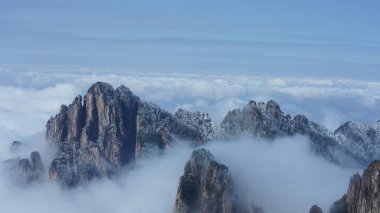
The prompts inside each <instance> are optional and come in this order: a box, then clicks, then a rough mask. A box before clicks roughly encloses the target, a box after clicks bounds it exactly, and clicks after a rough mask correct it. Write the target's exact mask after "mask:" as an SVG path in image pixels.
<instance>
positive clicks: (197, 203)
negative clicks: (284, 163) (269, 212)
mask: <svg viewBox="0 0 380 213" xmlns="http://www.w3.org/2000/svg"><path fill="white" fill-rule="evenodd" d="M173 212H175V213H195V212H199V213H233V212H247V213H258V212H262V211H261V209H259V208H256V207H255V206H253V205H247V204H246V203H245V202H243V201H241V200H239V198H238V196H237V194H236V192H235V191H234V187H233V183H232V179H231V175H230V173H229V170H228V168H227V167H226V166H225V165H223V164H219V163H217V162H216V161H215V159H214V157H213V156H212V154H211V153H210V152H209V151H208V150H205V149H198V150H195V151H193V153H192V155H191V158H190V160H189V161H188V162H187V163H186V166H185V172H184V175H183V176H182V177H181V178H180V182H179V186H178V190H177V197H176V201H175V206H174V210H173Z"/></svg>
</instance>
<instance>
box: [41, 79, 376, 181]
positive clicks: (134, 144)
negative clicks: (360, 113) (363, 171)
mask: <svg viewBox="0 0 380 213" xmlns="http://www.w3.org/2000/svg"><path fill="white" fill-rule="evenodd" d="M217 126H218V128H215V125H213V123H212V122H211V119H210V117H209V116H208V115H207V114H205V113H200V112H189V111H186V110H183V109H179V110H178V111H177V112H176V113H175V114H171V113H169V112H167V111H165V110H163V109H161V108H160V107H159V106H157V105H155V104H152V103H148V102H145V101H142V100H140V98H139V97H137V96H136V95H134V94H133V93H132V92H131V91H130V90H129V89H128V88H127V87H125V86H120V87H118V88H116V89H114V88H112V86H111V85H109V84H107V83H102V82H97V83H95V84H93V85H92V86H91V87H90V88H89V89H88V91H87V93H86V95H85V96H84V97H83V98H82V96H77V97H76V98H75V99H74V101H73V102H72V103H71V104H70V105H68V106H65V105H62V106H61V108H60V110H59V112H58V114H57V115H55V116H54V117H52V118H51V119H50V120H49V121H48V122H47V124H46V139H47V141H48V143H49V144H51V145H53V146H55V147H57V149H58V151H57V153H56V155H55V158H54V160H53V161H52V163H51V165H50V167H49V179H50V180H52V181H54V182H59V183H62V184H63V185H65V186H75V185H77V184H80V183H85V182H87V181H89V180H91V179H94V178H99V177H104V176H112V175H114V174H117V173H119V172H120V170H121V169H122V168H124V166H126V165H133V162H135V161H136V160H138V159H140V158H141V157H144V156H148V155H151V154H152V153H154V154H155V153H160V152H161V151H162V150H164V149H165V148H167V147H170V146H171V145H172V144H173V143H176V142H179V141H181V142H185V143H188V144H190V145H191V146H194V147H196V146H198V145H201V144H203V143H205V142H207V141H210V140H228V139H232V140H233V139H236V138H237V137H239V136H242V135H251V136H252V135H253V136H257V137H262V138H267V139H273V138H276V137H282V136H291V135H295V134H301V135H305V136H307V137H309V138H310V139H311V142H312V143H311V149H312V150H313V151H314V152H315V153H316V154H318V155H320V156H323V157H325V158H326V159H328V160H330V161H332V162H335V163H337V164H339V165H345V166H355V165H364V164H366V163H367V162H370V161H371V160H373V158H376V157H380V154H378V153H380V148H379V146H378V144H379V142H380V139H379V138H380V136H379V135H380V133H379V132H380V130H379V129H380V128H378V127H377V126H374V125H373V126H363V125H356V124H354V123H347V124H345V125H342V127H340V128H338V129H337V130H336V131H335V132H330V131H329V130H327V129H326V128H324V127H322V126H321V125H319V124H317V123H315V122H313V121H310V120H309V119H308V118H306V117H305V116H303V115H296V116H295V117H294V118H292V117H291V116H290V115H287V114H285V113H284V112H282V110H281V108H280V106H279V105H278V104H277V103H276V102H275V101H273V100H271V101H269V102H267V103H264V102H259V103H256V102H254V101H250V102H249V103H248V104H247V105H246V106H245V107H244V108H243V109H236V110H233V111H230V112H228V114H227V115H226V117H225V118H224V120H223V122H222V123H221V124H220V125H217ZM216 129H217V130H216Z"/></svg>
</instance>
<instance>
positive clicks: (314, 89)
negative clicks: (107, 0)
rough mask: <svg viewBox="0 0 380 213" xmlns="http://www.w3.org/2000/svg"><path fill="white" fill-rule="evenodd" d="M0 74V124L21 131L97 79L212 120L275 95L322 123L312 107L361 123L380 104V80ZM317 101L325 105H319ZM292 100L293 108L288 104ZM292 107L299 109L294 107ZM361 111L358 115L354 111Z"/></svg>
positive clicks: (103, 72) (75, 72) (39, 124)
mask: <svg viewBox="0 0 380 213" xmlns="http://www.w3.org/2000/svg"><path fill="white" fill-rule="evenodd" d="M0 72H1V73H2V74H4V75H2V76H5V77H4V78H3V79H1V78H0V118H3V119H2V121H1V122H0V125H1V127H2V128H4V129H17V130H19V132H23V133H25V132H28V133H35V132H36V131H37V129H36V128H34V127H42V126H43V125H44V124H45V123H44V122H46V120H47V118H48V117H50V116H51V115H54V114H55V113H56V112H57V111H58V109H59V106H60V105H61V104H68V103H70V102H71V101H72V100H73V98H74V97H75V96H76V95H77V94H84V93H85V91H86V90H87V88H88V87H89V86H90V85H91V84H92V83H94V82H96V81H106V82H110V83H111V84H112V85H113V86H118V85H120V84H124V85H126V86H127V87H129V88H130V89H131V90H132V91H133V92H134V93H135V94H136V95H138V96H140V97H141V98H142V99H144V100H148V101H152V102H154V103H157V104H159V105H161V106H163V107H164V108H166V109H167V110H169V111H174V110H175V109H177V108H178V107H184V108H187V109H189V110H201V111H204V112H207V113H209V114H210V115H211V116H212V118H213V119H214V120H215V121H221V120H222V119H223V117H224V114H225V113H226V112H227V111H228V110H232V109H233V108H235V107H242V106H243V105H244V104H245V103H247V102H248V100H249V99H255V100H257V101H267V100H269V99H275V100H276V101H278V102H279V103H280V105H282V106H284V107H283V110H284V111H285V112H288V113H290V114H292V115H294V114H296V113H300V112H302V113H304V114H307V115H310V116H311V119H312V120H316V121H318V122H324V119H323V118H324V117H326V115H322V116H321V114H320V112H321V111H323V110H319V113H317V111H318V109H316V108H315V107H323V105H326V106H328V107H329V108H331V109H333V110H335V111H337V112H339V111H341V110H346V112H345V114H347V115H357V116H356V117H354V118H352V119H359V121H365V122H366V121H368V120H369V118H370V117H371V116H373V115H370V113H373V112H376V111H378V109H379V108H380V106H379V103H378V100H379V97H380V83H377V82H367V81H357V80H353V79H320V78H296V77H293V78H291V77H284V78H281V77H276V78H271V77H256V76H250V75H228V74H222V75H200V74H196V75H185V74H181V75H180V74H168V73H138V72H122V71H115V72H110V71H107V70H91V69H71V70H70V69H68V70H55V71H54V72H48V71H45V70H42V71H28V72H11V71H9V70H6V69H2V70H1V71H0ZM39 82H40V84H39ZM339 98H340V99H344V100H346V102H347V103H348V105H347V107H344V108H343V109H342V108H341V107H342V106H339V104H337V103H335V102H334V100H336V99H339ZM321 100H323V101H325V102H326V103H321ZM307 101H315V103H316V104H315V107H314V108H313V107H309V106H308V107H305V106H304V103H305V102H307ZM291 104H293V105H297V106H296V107H290V108H287V106H290V105H291ZM232 107H233V108H232ZM296 108H298V109H299V110H300V111H295V109H296ZM368 109H369V110H368ZM359 111H360V112H362V114H363V115H362V116H359V115H358V114H359V113H358V112H359ZM367 111H368V114H366V112H367ZM363 112H364V113H363ZM37 115H39V116H37ZM49 115H50V116H49ZM375 116H376V117H377V115H375ZM22 118H25V119H22ZM348 119H350V117H348ZM30 127H32V128H30ZM40 131H43V129H40Z"/></svg>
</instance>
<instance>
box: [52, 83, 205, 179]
mask: <svg viewBox="0 0 380 213" xmlns="http://www.w3.org/2000/svg"><path fill="white" fill-rule="evenodd" d="M46 139H47V141H48V143H50V144H53V145H55V146H58V147H59V149H58V152H57V155H56V158H55V159H54V160H53V162H52V164H51V166H50V169H49V179H50V180H52V181H56V182H60V183H62V184H64V185H66V186H75V185H77V184H78V183H84V182H86V181H88V180H91V179H94V178H98V177H103V176H110V175H113V174H115V173H118V172H119V171H120V169H121V168H122V167H123V166H124V165H127V164H129V163H131V162H133V161H135V160H136V158H139V157H141V156H142V155H144V154H147V153H150V152H151V151H155V150H160V149H164V148H165V147H167V146H168V145H170V143H171V142H173V141H175V140H182V141H189V142H191V143H193V144H202V143H203V142H204V141H205V140H206V139H205V138H204V135H203V133H202V132H201V131H200V130H199V129H197V128H194V127H192V126H189V125H187V124H186V123H184V122H182V121H181V120H180V119H178V118H177V117H176V116H174V115H172V114H170V113H168V112H166V111H165V110H163V109H161V108H159V107H158V106H156V105H154V104H150V103H146V102H143V101H141V100H140V98H139V97H137V96H135V95H134V94H133V93H132V92H131V91H130V90H129V89H128V88H127V87H125V86H120V87H118V88H116V89H113V88H112V86H111V85H109V84H107V83H102V82H98V83H95V84H93V85H92V86H91V87H90V88H89V89H88V91H87V94H86V95H85V96H84V98H83V100H82V97H81V96H77V97H76V98H75V99H74V101H73V103H72V104H70V105H69V106H64V105H63V106H61V108H60V111H59V113H58V114H57V115H56V116H54V117H52V118H51V119H50V120H49V121H48V122H47V124H46Z"/></svg>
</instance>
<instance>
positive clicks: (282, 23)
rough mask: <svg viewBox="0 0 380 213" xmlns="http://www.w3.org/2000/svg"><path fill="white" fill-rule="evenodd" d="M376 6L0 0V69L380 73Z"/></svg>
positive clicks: (375, 76) (348, 2)
mask: <svg viewBox="0 0 380 213" xmlns="http://www.w3.org/2000/svg"><path fill="white" fill-rule="evenodd" d="M379 10H380V3H379V2H378V1H374V0H368V1H365V2H362V1H354V0H336V1H328V0H320V1H301V0H289V1H283V0H281V1H274V0H266V1H263V0H236V1H225V0H218V1H215V0H209V1H200V0H193V1H174V0H173V1H167V0H163V1H146V0H141V1H122V0H112V1H100V0H75V1H74V0H36V1H33V2H31V1H28V0H2V3H1V8H0V47H1V48H0V66H1V67H5V68H10V69H12V70H25V69H28V68H30V67H33V68H57V67H59V68H62V67H66V68H90V69H91V68H107V69H122V70H128V71H137V72H147V71H148V72H174V73H205V72H207V73H244V74H254V75H261V76H262V75H272V76H273V75H274V76H282V75H286V76H307V77H327V78H331V77H345V78H355V79H358V78H359V79H365V80H379V79H380V72H379V67H380V62H379V58H380V28H379V27H378V20H380V14H379V13H378V11H379Z"/></svg>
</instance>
